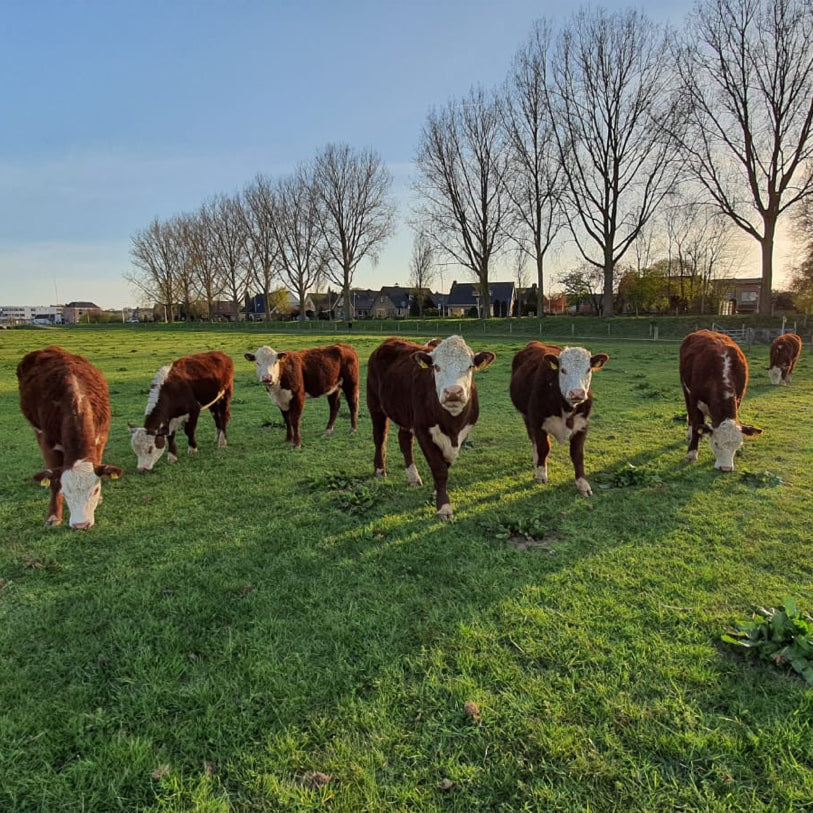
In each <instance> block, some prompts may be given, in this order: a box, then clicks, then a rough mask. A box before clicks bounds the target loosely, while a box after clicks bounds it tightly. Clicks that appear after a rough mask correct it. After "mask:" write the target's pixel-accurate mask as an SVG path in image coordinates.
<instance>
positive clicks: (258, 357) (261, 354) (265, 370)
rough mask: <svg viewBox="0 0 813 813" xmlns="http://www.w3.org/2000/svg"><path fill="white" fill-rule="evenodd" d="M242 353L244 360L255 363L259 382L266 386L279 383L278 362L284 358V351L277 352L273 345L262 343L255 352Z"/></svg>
mask: <svg viewBox="0 0 813 813" xmlns="http://www.w3.org/2000/svg"><path fill="white" fill-rule="evenodd" d="M244 355H245V359H246V361H253V362H254V364H255V365H256V367H257V378H258V379H259V381H260V383H261V384H263V385H264V386H265V387H266V388H267V387H275V386H276V385H277V384H279V377H280V367H279V363H280V362H281V361H282V360H283V359H284V358H285V356H286V353H277V352H275V351H274V348H273V347H268V345H264V346H263V347H261V348H260V349H259V350H257V352H256V353H245V354H244Z"/></svg>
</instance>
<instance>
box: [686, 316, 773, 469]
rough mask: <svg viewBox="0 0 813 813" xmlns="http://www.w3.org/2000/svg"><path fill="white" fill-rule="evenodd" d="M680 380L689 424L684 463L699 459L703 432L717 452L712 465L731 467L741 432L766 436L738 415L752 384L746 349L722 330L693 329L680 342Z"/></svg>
mask: <svg viewBox="0 0 813 813" xmlns="http://www.w3.org/2000/svg"><path fill="white" fill-rule="evenodd" d="M680 383H681V385H682V386H683V396H684V398H685V399H686V421H687V423H688V430H687V436H688V441H689V449H688V451H687V453H686V462H687V463H695V462H697V446H698V444H699V442H700V436H701V435H704V434H705V435H708V437H709V442H710V444H711V450H712V452H714V467H715V468H717V469H720V471H726V472H728V471H733V470H734V455H735V454H736V452H737V449H739V448H740V446H742V443H743V436H744V435H761V434H762V430H761V429H757V428H756V427H755V426H748V425H746V424H743V423H740V420H739V418H738V417H737V412H738V410H739V408H740V404H741V403H742V399H743V397H744V396H745V390H746V389H747V387H748V362H747V361H746V360H745V356H744V355H743V352H742V350H740V348H739V346H738V345H737V344H736V343H735V342H734V341H733V340H732V339H731V338H729V337H728V336H726V335H725V334H724V333H713V332H712V331H710V330H698V331H696V332H695V333H690V334H689V335H688V336H687V337H686V338H685V339H684V340H683V342H682V344H681V345H680Z"/></svg>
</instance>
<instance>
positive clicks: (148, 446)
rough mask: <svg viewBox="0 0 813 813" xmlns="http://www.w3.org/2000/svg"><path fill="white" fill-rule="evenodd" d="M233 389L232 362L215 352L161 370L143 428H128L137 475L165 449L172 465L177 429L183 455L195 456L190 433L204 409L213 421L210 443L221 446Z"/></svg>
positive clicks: (147, 468)
mask: <svg viewBox="0 0 813 813" xmlns="http://www.w3.org/2000/svg"><path fill="white" fill-rule="evenodd" d="M233 389H234V362H233V361H232V360H231V359H230V358H229V357H228V356H227V355H226V354H225V353H221V352H220V351H218V350H212V351H211V352H208V353H195V354H194V355H191V356H184V357H183V358H179V359H176V360H175V361H173V362H172V363H171V364H166V365H165V366H163V367H161V368H160V369H159V370H158V372H156V374H155V376H154V377H153V379H152V383H151V384H150V392H149V395H148V396H147V408H146V409H145V410H144V426H143V427H136V426H133V425H132V424H129V427H130V445H131V446H132V448H133V451H134V452H135V453H136V456H137V457H138V464H137V468H138V471H139V472H141V473H143V472H145V471H150V470H151V469H152V467H153V466H154V465H155V464H156V463H157V462H158V460H159V459H160V457H161V455H162V454H163V453H164V449H167V448H168V449H169V455H168V458H167V459H168V460H169V462H170V463H175V462H176V461H177V460H178V447H177V446H176V444H175V433H176V431H177V430H178V429H179V428H180V427H181V426H183V429H184V432H185V433H186V437H187V439H188V441H189V448H188V449H187V452H188V453H189V454H196V453H197V451H198V444H197V441H196V439H195V429H196V428H197V424H198V416H199V415H200V413H201V411H202V410H204V409H208V410H210V411H211V413H212V418H214V422H215V442H216V443H217V445H218V446H219V447H221V448H222V447H224V446H225V445H226V427H227V426H228V423H229V417H230V412H229V405H230V403H231V396H232V391H233Z"/></svg>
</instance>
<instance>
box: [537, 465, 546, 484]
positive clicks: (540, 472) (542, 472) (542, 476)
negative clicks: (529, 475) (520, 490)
mask: <svg viewBox="0 0 813 813" xmlns="http://www.w3.org/2000/svg"><path fill="white" fill-rule="evenodd" d="M534 480H536V482H537V483H539V484H540V485H542V486H544V485H545V484H546V483H547V482H548V470H547V469H543V468H542V467H541V466H540V467H538V468H537V470H536V473H535V474H534Z"/></svg>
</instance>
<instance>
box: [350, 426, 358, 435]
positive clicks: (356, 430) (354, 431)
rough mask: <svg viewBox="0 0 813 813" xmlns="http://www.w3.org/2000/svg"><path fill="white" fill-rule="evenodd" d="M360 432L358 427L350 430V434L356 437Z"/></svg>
mask: <svg viewBox="0 0 813 813" xmlns="http://www.w3.org/2000/svg"><path fill="white" fill-rule="evenodd" d="M358 431H359V428H358V427H357V426H354V427H353V428H352V429H351V430H350V434H351V435H355V434H356V432H358Z"/></svg>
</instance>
